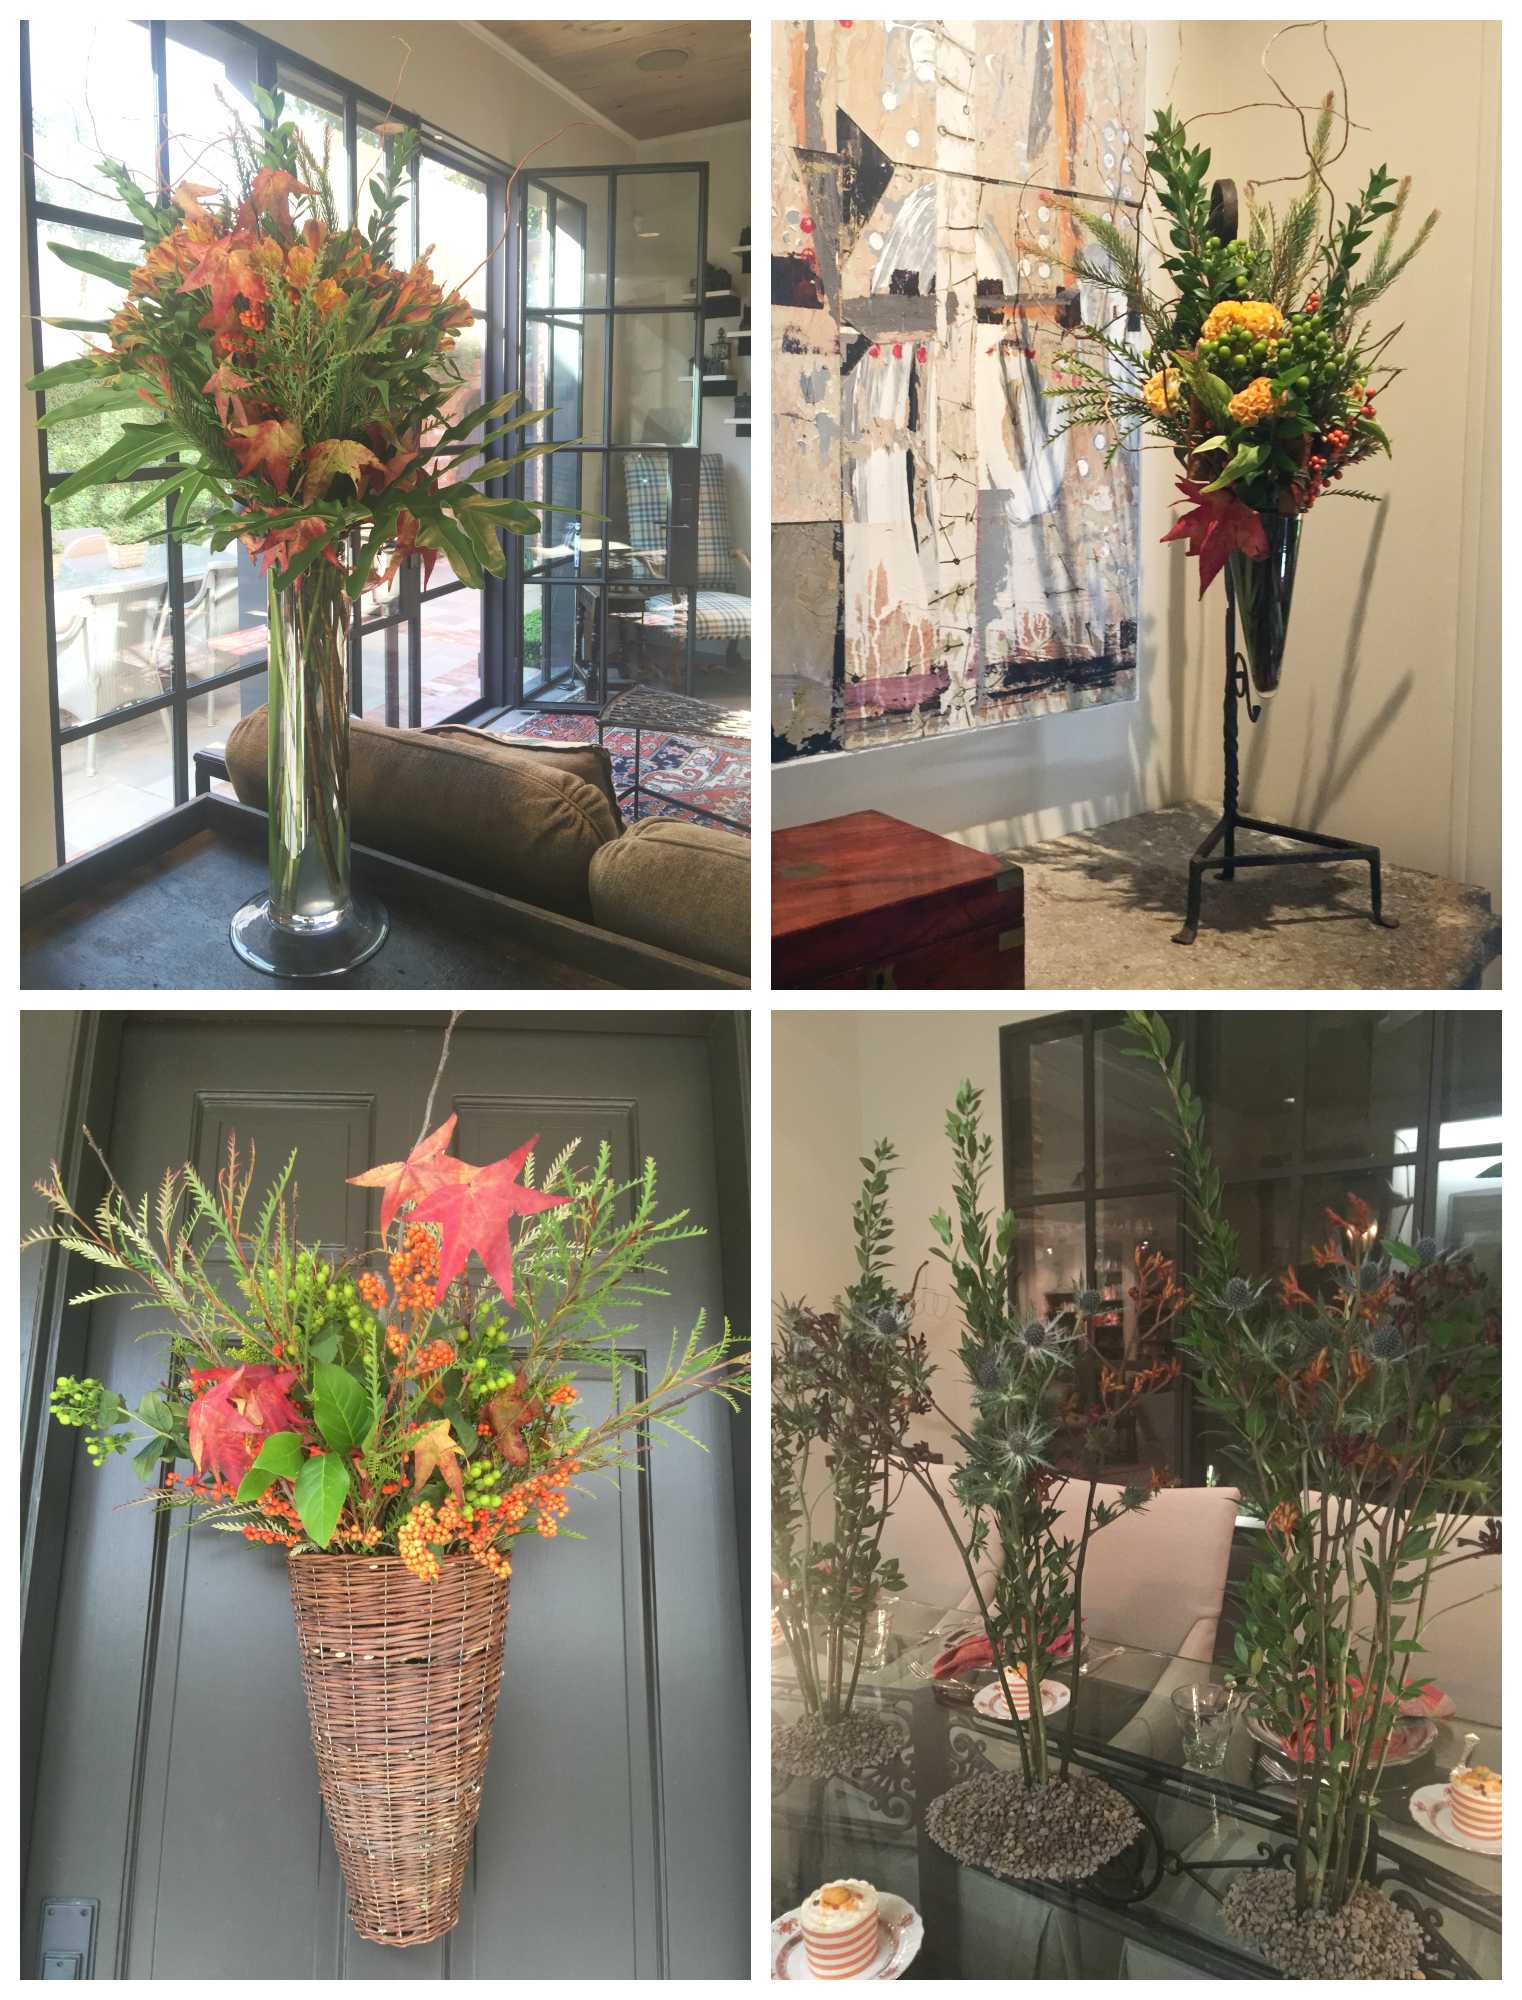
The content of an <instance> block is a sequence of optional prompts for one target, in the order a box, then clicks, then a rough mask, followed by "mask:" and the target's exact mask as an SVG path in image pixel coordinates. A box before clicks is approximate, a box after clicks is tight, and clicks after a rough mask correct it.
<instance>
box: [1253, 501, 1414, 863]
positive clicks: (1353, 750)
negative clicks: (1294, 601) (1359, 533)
mask: <svg viewBox="0 0 1522 2000" xmlns="http://www.w3.org/2000/svg"><path fill="white" fill-rule="evenodd" d="M1389 506H1390V503H1389V500H1388V498H1383V499H1381V500H1380V501H1379V503H1378V505H1377V506H1376V508H1375V510H1374V532H1373V533H1372V534H1371V535H1370V537H1369V545H1368V549H1367V550H1366V552H1365V554H1364V559H1363V565H1362V568H1361V569H1360V571H1359V576H1358V589H1357V592H1356V593H1355V596H1354V600H1353V605H1352V611H1351V614H1350V617H1349V621H1348V639H1347V645H1346V647H1345V648H1344V650H1343V657H1342V667H1341V670H1340V672H1339V673H1338V675H1337V680H1336V683H1335V685H1329V686H1327V687H1326V688H1325V689H1321V688H1318V690H1317V692H1316V693H1315V694H1313V695H1312V696H1311V698H1310V707H1309V710H1308V712H1307V716H1306V721H1305V727H1304V730H1303V732H1302V733H1303V737H1304V743H1305V757H1304V759H1303V761H1302V764H1301V767H1300V775H1299V777H1298V779H1297V781H1296V785H1295V798H1294V805H1293V807H1292V809H1291V811H1290V813H1289V819H1290V820H1291V822H1292V823H1293V824H1294V825H1296V826H1308V827H1312V828H1314V829H1316V830H1317V831H1321V832H1328V833H1336V832H1338V831H1339V830H1340V829H1339V828H1338V827H1337V825H1336V823H1335V809H1336V806H1337V804H1338V801H1339V800H1340V799H1341V798H1342V796H1343V794H1344V793H1345V792H1346V790H1347V787H1348V782H1349V780H1350V778H1351V777H1352V775H1353V773H1354V772H1355V771H1356V770H1357V769H1358V768H1359V766H1360V765H1361V764H1363V763H1364V762H1365V761H1366V760H1367V759H1368V758H1369V757H1370V756H1372V755H1373V753H1374V751H1375V750H1376V749H1377V748H1378V746H1379V744H1380V743H1381V742H1382V741H1383V739H1384V738H1385V737H1386V736H1387V735H1388V734H1389V733H1390V731H1391V730H1392V729H1393V728H1394V726H1395V722H1396V719H1397V717H1398V716H1399V715H1400V712H1401V710H1402V709H1403V708H1404V707H1405V706H1406V703H1407V701H1408V700H1409V699H1410V697H1411V693H1412V690H1413V688H1414V686H1415V681H1416V677H1415V675H1414V674H1412V673H1411V672H1410V670H1409V669H1408V670H1407V671H1406V672H1405V673H1403V674H1402V675H1401V677H1400V679H1399V680H1398V681H1397V682H1396V683H1395V685H1394V687H1393V688H1392V689H1391V690H1390V692H1389V694H1388V695H1387V696H1386V697H1385V699H1384V701H1383V702H1382V703H1381V705H1380V707H1379V709H1378V711H1377V713H1376V714H1374V715H1373V716H1372V717H1371V718H1370V719H1369V721H1368V722H1367V723H1366V724H1365V725H1364V727H1363V728H1362V729H1361V730H1360V731H1359V733H1358V735H1357V736H1356V738H1354V739H1353V740H1352V741H1351V742H1350V741H1349V739H1348V729H1349V718H1350V717H1351V716H1352V714H1353V712H1354V705H1353V697H1354V693H1355V691H1356V689H1357V686H1358V678H1359V674H1360V671H1361V670H1362V667H1363V657H1362V651H1361V649H1362V644H1363V633H1364V624H1365V620H1366V619H1367V616H1368V610H1369V603H1370V599H1371V598H1372V596H1373V592H1374V579H1375V573H1376V571H1377V570H1378V568H1379V555H1380V550H1381V548H1382V547H1383V545H1384V539H1385V530H1386V528H1387V527H1388V525H1389ZM1296 637H1297V638H1300V639H1301V640H1302V641H1304V640H1305V639H1306V638H1309V639H1310V641H1311V644H1305V645H1303V649H1302V657H1303V658H1304V663H1305V667H1306V669H1307V670H1308V671H1313V670H1314V659H1313V656H1312V645H1313V644H1314V638H1315V635H1314V633H1313V632H1310V633H1306V632H1303V631H1302V632H1297V633H1296ZM1296 664H1297V665H1298V662H1296ZM1271 706H1272V704H1270V708H1271ZM1324 715H1326V716H1329V718H1330V721H1329V726H1326V727H1325V733H1324V734H1323V723H1322V718H1323V716H1324ZM1263 720H1264V721H1265V722H1266V721H1268V720H1270V716H1269V715H1268V714H1265V715H1264V718H1263ZM1267 754H1268V744H1267V740H1266V739H1265V738H1264V737H1262V736H1261V735H1260V734H1259V733H1258V730H1257V729H1250V730H1249V733H1248V740H1247V754H1246V756H1245V757H1244V758H1243V760H1242V773H1243V776H1242V796H1243V798H1244V799H1247V800H1249V801H1250V800H1251V799H1252V798H1253V796H1254V793H1255V790H1257V789H1258V788H1259V787H1260V786H1261V783H1262V779H1263V775H1264V762H1265V759H1266V757H1267ZM1249 809H1251V808H1250V807H1249ZM1276 817H1277V815H1276Z"/></svg>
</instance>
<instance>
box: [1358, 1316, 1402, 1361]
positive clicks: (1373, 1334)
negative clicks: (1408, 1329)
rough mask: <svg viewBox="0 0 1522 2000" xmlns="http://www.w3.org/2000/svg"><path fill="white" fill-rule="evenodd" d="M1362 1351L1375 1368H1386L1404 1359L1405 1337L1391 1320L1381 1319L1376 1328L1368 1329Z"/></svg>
mask: <svg viewBox="0 0 1522 2000" xmlns="http://www.w3.org/2000/svg"><path fill="white" fill-rule="evenodd" d="M1363 1351H1364V1353H1365V1354H1366V1355H1367V1356H1368V1358H1369V1360H1370V1361H1372V1362H1374V1363H1375V1364H1376V1366H1378V1367H1380V1368H1388V1367H1389V1366H1390V1364H1391V1363H1392V1362H1396V1361H1403V1360H1404V1359H1405V1357H1406V1336H1405V1335H1404V1334H1403V1333H1402V1332H1401V1330H1400V1328H1399V1327H1398V1326H1397V1325H1396V1324H1395V1322H1394V1320H1393V1319H1382V1320H1381V1321H1380V1322H1379V1324H1378V1326H1375V1327H1371V1328H1370V1330H1369V1332H1368V1335H1367V1336H1366V1338H1365V1339H1364V1342H1363Z"/></svg>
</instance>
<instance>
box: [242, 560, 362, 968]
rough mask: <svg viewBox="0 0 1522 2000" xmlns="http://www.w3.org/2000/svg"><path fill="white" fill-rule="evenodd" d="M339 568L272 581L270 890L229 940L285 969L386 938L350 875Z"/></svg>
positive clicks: (344, 603)
mask: <svg viewBox="0 0 1522 2000" xmlns="http://www.w3.org/2000/svg"><path fill="white" fill-rule="evenodd" d="M346 576H347V571H346V570H345V569H343V568H340V567H339V566H337V565H336V564H333V563H330V562H325V561H319V562H315V563H313V565H312V566H311V568H310V569H308V570H307V571H306V572H305V573H304V574H303V575H302V576H300V577H299V578H298V579H297V580H296V582H294V583H293V584H291V585H290V587H289V588H288V589H286V590H282V591H277V590H276V588H275V584H274V578H273V576H271V579H270V597H269V604H270V626H269V631H270V638H269V864H270V885H269V890H268V892H267V893H266V894H264V895H262V896H256V897H255V898H254V899H253V900H252V901H251V902H248V903H245V904H244V905H243V908H242V909H241V910H239V912H238V914H237V915H236V916H235V917H234V918H233V922H232V942H233V950H234V951H236V952H237V954H238V956H239V957H240V958H241V959H243V960H245V961H246V963H248V964H249V965H252V966H255V967H257V969H258V970H259V971H260V972H267V973H270V974H272V975H273V976H275V977H277V978H281V979H328V978H332V977H333V976H334V975H335V974H337V973H341V972H348V971H350V970H352V969H353V967H355V966H356V965H360V964H363V962H364V961H365V960H366V959H367V958H369V957H370V956H371V955H372V954H373V953H374V952H376V951H378V950H379V949H380V947H381V945H382V944H383V943H384V942H385V939H386V931H387V928H388V919H387V916H386V912H385V910H384V909H383V908H382V907H381V905H380V904H379V903H377V902H375V901H374V900H373V899H372V898H370V897H367V896H356V895H355V894H354V892H353V889H352V887H351V885H350V881H349V617H350V611H351V608H352V607H351V602H350V599H349V597H348V596H347V594H346V592H345V590H344V582H345V578H346Z"/></svg>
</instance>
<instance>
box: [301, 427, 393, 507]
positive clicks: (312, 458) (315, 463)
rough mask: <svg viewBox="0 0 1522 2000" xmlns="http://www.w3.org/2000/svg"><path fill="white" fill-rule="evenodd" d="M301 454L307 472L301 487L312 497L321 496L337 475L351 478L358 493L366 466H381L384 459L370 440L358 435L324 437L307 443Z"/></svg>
mask: <svg viewBox="0 0 1522 2000" xmlns="http://www.w3.org/2000/svg"><path fill="white" fill-rule="evenodd" d="M302 456H303V458H304V459H305V461H306V472H305V473H304V475H303V477H302V483H301V490H302V492H303V493H305V495H306V497H307V498H308V499H309V500H321V499H322V497H323V495H324V494H325V493H326V492H327V490H328V488H329V487H330V486H331V485H332V484H333V481H334V480H335V479H338V478H344V479H351V480H352V481H353V482H354V490H355V492H356V493H357V492H358V491H359V488H360V478H361V475H362V474H363V472H364V469H365V467H366V466H369V465H373V466H375V467H376V469H377V470H379V469H380V463H381V462H380V460H379V459H378V458H377V457H376V456H375V453H374V452H373V451H371V449H370V447H369V446H368V445H367V444H360V443H359V441H358V440H357V439H355V438H324V439H323V440H322V442H321V443H320V444H313V445H308V446H307V449H306V451H305V452H304V453H303V454H302Z"/></svg>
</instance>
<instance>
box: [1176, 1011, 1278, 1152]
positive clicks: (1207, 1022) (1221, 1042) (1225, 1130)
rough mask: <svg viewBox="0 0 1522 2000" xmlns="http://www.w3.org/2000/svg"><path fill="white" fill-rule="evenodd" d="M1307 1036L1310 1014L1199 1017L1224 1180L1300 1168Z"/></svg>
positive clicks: (1204, 1080) (1203, 1077) (1212, 1129)
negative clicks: (1294, 1166)
mask: <svg viewBox="0 0 1522 2000" xmlns="http://www.w3.org/2000/svg"><path fill="white" fill-rule="evenodd" d="M1303 1034H1304V1016H1303V1015H1300V1016H1289V1017H1286V1016H1285V1015H1284V1014H1282V1013H1277V1014H1239V1013H1230V1014H1206V1015H1202V1016H1201V1017H1200V1095H1201V1097H1203V1098H1204V1100H1205V1106H1206V1111H1207V1115H1208V1119H1209V1137H1210V1143H1211V1146H1212V1148H1213V1149H1214V1152H1215V1156H1216V1161H1217V1163H1218V1165H1219V1166H1220V1169H1221V1171H1222V1173H1225V1174H1232V1173H1254V1172H1258V1171H1261V1170H1262V1169H1264V1168H1267V1167H1287V1166H1289V1165H1291V1163H1292V1162H1293V1160H1294V1157H1295V1150H1296V1139H1297V1135H1298V1133H1299V1129H1300V1096H1301V1091H1302V1087H1303V1086H1302V1080H1301V1073H1302V1037H1303Z"/></svg>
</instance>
